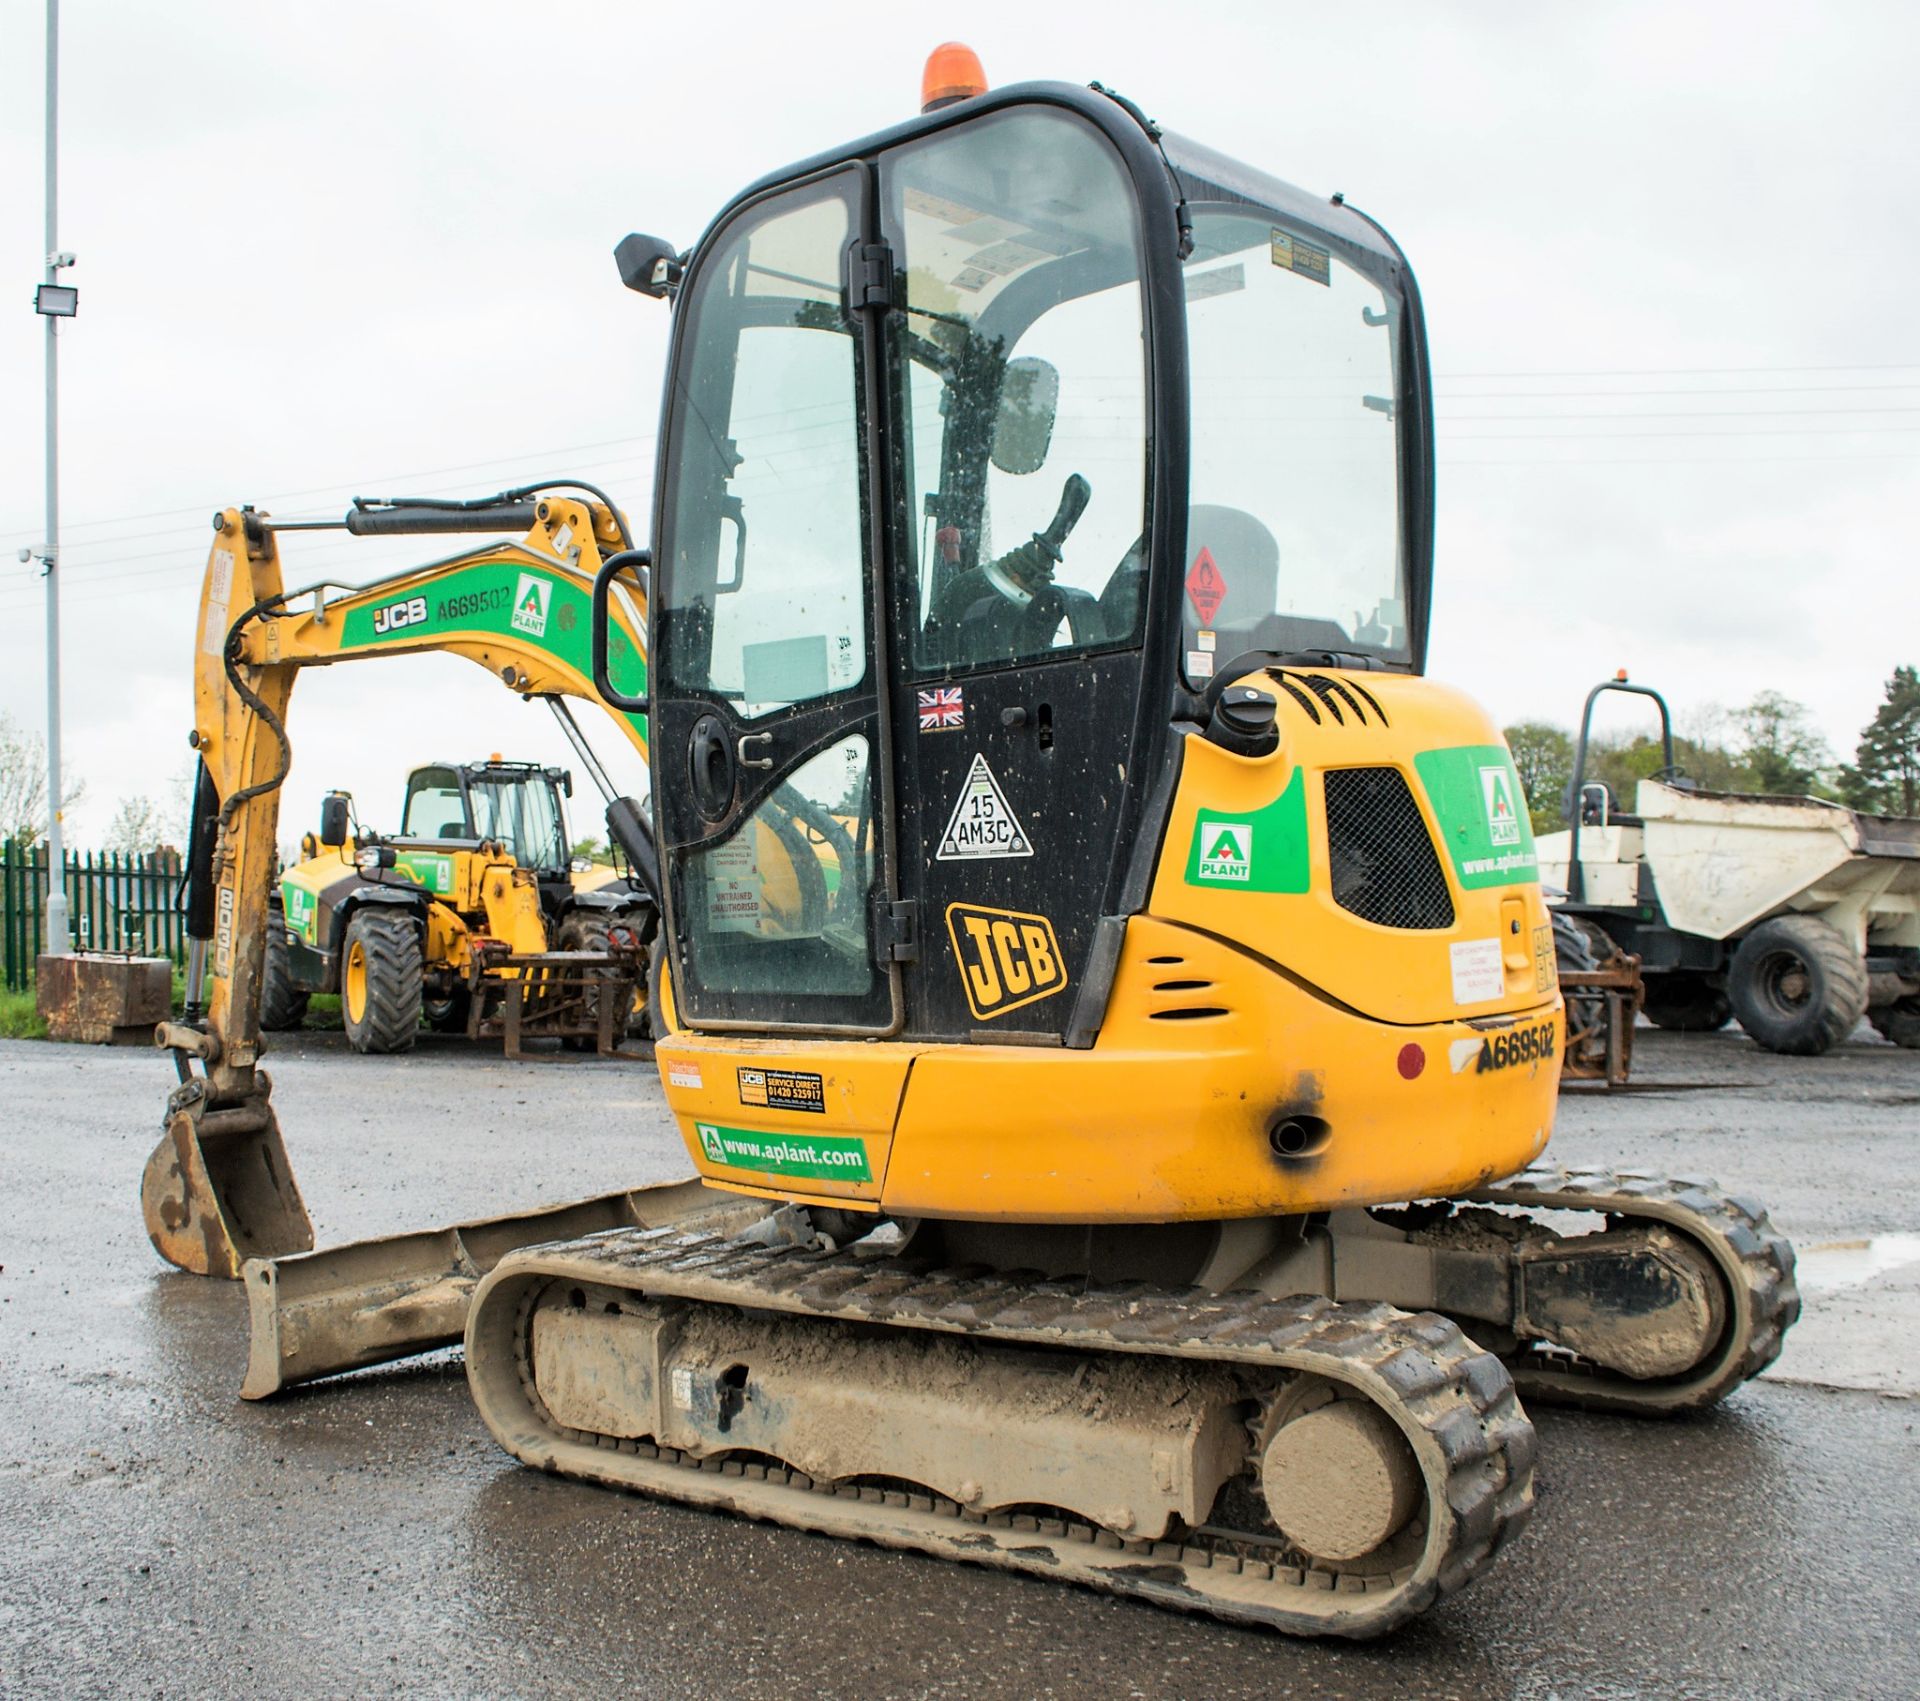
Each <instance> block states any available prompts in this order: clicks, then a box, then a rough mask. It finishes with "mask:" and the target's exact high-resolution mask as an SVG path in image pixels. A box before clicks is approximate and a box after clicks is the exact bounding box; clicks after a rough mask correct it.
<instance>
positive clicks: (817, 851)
mask: <svg viewBox="0 0 1920 1701" xmlns="http://www.w3.org/2000/svg"><path fill="white" fill-rule="evenodd" d="M863 182H864V178H863V174H862V173H860V172H859V171H857V170H851V169H849V170H843V171H839V172H836V173H833V174H831V175H829V176H827V177H825V178H823V179H820V180H817V181H815V182H813V183H811V184H807V185H803V186H800V187H797V188H794V189H790V190H787V191H785V192H783V193H781V194H780V195H778V196H774V197H769V198H765V199H762V200H759V201H756V202H753V203H750V204H749V205H748V206H747V207H746V208H745V209H743V210H742V211H741V212H740V213H739V214H737V215H736V217H735V219H734V221H733V223H732V225H731V226H730V227H729V228H728V229H726V230H724V231H722V232H721V234H720V235H719V236H718V237H717V238H716V239H715V240H714V241H713V242H712V243H710V244H709V245H708V246H707V247H706V249H705V252H704V255H703V257H702V259H701V260H700V261H699V262H698V263H697V265H696V267H695V269H694V271H693V273H692V275H691V276H690V277H689V279H688V282H687V285H686V289H685V294H684V296H683V299H682V304H681V308H680V313H681V320H680V324H679V326H678V331H677V338H678V340H677V343H676V350H675V358H674V366H673V371H672V375H671V390H670V402H669V413H668V420H667V431H668V443H669V453H668V457H667V462H666V468H665V473H664V492H663V494H664V500H663V501H662V503H661V505H660V518H659V524H658V526H657V529H656V535H657V537H658V539H659V549H658V552H657V566H656V578H655V583H654V586H653V591H654V600H653V605H652V606H653V615H654V631H653V635H652V638H653V655H654V671H653V694H652V712H653V721H654V731H655V736H654V740H653V745H652V758H653V763H654V797H655V800H656V806H657V809H658V812H659V820H660V823H661V826H662V830H663V836H664V843H663V847H662V848H663V850H664V852H665V860H666V872H667V878H668V904H669V919H670V922H671V928H672V938H673V945H674V954H673V956H672V958H671V962H672V967H673V972H674V980H675V992H676V995H677V999H678V1002H679V1008H680V1011H681V1014H682V1016H683V1018H684V1019H686V1020H688V1021H690V1022H691V1023H692V1024H693V1025H695V1026H699V1027H711V1028H725V1027H728V1026H747V1027H752V1028H755V1029H757V1030H765V1029H769V1028H773V1029H779V1028H800V1029H817V1028H826V1029H853V1030H856V1031H865V1032H885V1031H888V1030H889V1029H890V1028H891V1027H892V1026H893V1024H894V1011H895V996H894V988H895V978H894V974H893V971H892V970H891V969H890V968H884V967H882V966H881V963H882V962H883V961H884V953H883V952H880V951H877V950H876V947H875V939H874V933H875V927H876V920H875V917H876V906H877V904H878V907H879V908H881V909H884V904H883V903H880V902H879V900H882V899H883V898H884V896H885V890H886V881H887V874H886V870H885V867H884V863H883V852H882V846H883V842H884V835H883V833H882V832H881V830H880V823H882V822H883V821H884V820H885V818H886V811H887V807H888V796H889V793H890V789H891V783H890V780H889V778H888V776H887V775H886V774H885V773H884V772H883V770H882V767H881V763H880V751H881V748H882V740H881V736H880V710H881V704H882V701H883V696H884V693H883V690H882V682H881V678H880V669H879V668H878V667H877V665H876V661H875V657H876V654H877V644H876V634H875V630H874V598H873V595H872V583H873V567H874V563H873V561H872V559H871V555H870V551H869V544H868V531H869V528H868V526H867V524H866V521H865V519H864V516H865V515H866V514H867V512H868V505H867V490H868V468H867V459H866V457H867V450H868V434H867V430H866V425H865V417H864V415H865V409H864V406H863V400H862V398H863V385H864V383H865V381H866V375H867V372H868V370H869V356H868V354H867V352H866V350H865V348H864V347H863V337H864V336H865V335H866V334H867V333H866V330H865V327H864V325H863V324H862V323H861V321H860V319H859V318H858V317H857V316H856V315H854V314H852V313H851V312H849V311H848V307H847V301H846V275H847V272H846V268H847V255H848V250H849V248H850V247H854V246H856V245H857V243H858V241H859V238H860V236H861V234H862V229H863V222H864V195H863Z"/></svg>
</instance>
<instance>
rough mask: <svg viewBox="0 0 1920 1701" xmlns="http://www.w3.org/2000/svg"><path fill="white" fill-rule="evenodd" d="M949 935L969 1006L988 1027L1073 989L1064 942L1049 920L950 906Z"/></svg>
mask: <svg viewBox="0 0 1920 1701" xmlns="http://www.w3.org/2000/svg"><path fill="white" fill-rule="evenodd" d="M947 936H948V937H949V938H950V939H952V941H953V958H954V961H955V962H956V963H958V964H959V965H960V981H961V984H962V985H963V986H964V987H965V988H966V991H967V1004H968V1007H969V1008H970V1009H971V1010H972V1011H973V1013H974V1015H975V1016H976V1017H978V1018H979V1019H980V1020H981V1021H983V1022H987V1021H991V1020H992V1019H993V1018H994V1017H996V1016H1004V1015H1005V1014H1006V1013H1007V1012H1008V1011H1009V1010H1017V1009H1019V1008H1020V1006H1021V1005H1023V1004H1032V1003H1034V1002H1035V1001H1036V1000H1038V999H1042V998H1051V997H1052V996H1053V994H1054V993H1056V992H1058V991H1059V990H1060V989H1061V988H1062V987H1064V986H1065V985H1066V984H1067V971H1066V969H1065V967H1064V966H1063V965H1062V963H1061V961H1060V942H1059V940H1057V939H1055V938H1054V936H1053V923H1052V922H1050V921H1048V920H1047V918H1046V917H1045V916H1043V915H1022V914H1020V913H1019V912H1018V911H1017V910H987V909H980V908H978V907H977V906H975V905H973V904H949V905H948V906H947Z"/></svg>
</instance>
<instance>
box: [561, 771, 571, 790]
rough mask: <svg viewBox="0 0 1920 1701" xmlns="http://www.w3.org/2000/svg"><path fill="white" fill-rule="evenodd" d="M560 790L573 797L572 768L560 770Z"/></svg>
mask: <svg viewBox="0 0 1920 1701" xmlns="http://www.w3.org/2000/svg"><path fill="white" fill-rule="evenodd" d="M560 790H561V791H562V793H564V794H565V795H566V796H568V797H571V796H573V770H572V769H571V768H562V769H561V770H560Z"/></svg>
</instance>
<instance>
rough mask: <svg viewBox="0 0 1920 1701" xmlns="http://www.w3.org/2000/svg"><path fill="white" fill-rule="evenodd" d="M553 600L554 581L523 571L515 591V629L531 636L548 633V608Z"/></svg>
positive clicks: (541, 635)
mask: <svg viewBox="0 0 1920 1701" xmlns="http://www.w3.org/2000/svg"><path fill="white" fill-rule="evenodd" d="M552 600H553V581H552V580H551V579H543V578H541V577H540V575H539V574H537V573H522V574H521V575H520V584H519V587H518V588H517V589H516V590H515V591H514V593H513V629H514V631H516V632H525V633H527V634H528V635H529V636H531V637H535V638H544V637H545V636H546V635H547V608H548V606H549V605H550V604H551V602H552Z"/></svg>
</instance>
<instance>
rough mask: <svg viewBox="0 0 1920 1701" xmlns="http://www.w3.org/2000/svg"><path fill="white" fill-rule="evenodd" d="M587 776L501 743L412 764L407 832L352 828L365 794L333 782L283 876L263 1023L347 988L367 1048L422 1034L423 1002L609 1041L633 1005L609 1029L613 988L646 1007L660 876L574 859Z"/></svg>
mask: <svg viewBox="0 0 1920 1701" xmlns="http://www.w3.org/2000/svg"><path fill="white" fill-rule="evenodd" d="M556 708H558V705H557V704H556ZM575 730H576V731H577V730H578V729H577V728H576V729H575ZM576 745H577V747H578V748H580V749H581V750H582V751H586V750H587V747H586V745H585V742H584V740H580V739H576ZM587 753H588V754H589V755H590V754H591V752H590V751H587ZM589 771H590V772H593V773H594V774H595V776H596V778H597V779H599V780H600V783H601V784H602V787H603V790H604V792H605V794H606V795H607V798H608V801H609V802H611V801H612V791H611V787H610V786H609V785H607V783H606V781H605V777H604V772H603V771H601V770H599V769H598V766H597V764H596V765H595V767H594V768H593V769H590V770H589ZM572 790H573V775H572V772H571V771H570V770H567V769H561V768H549V767H543V766H541V765H540V764H538V763H533V762H509V761H506V760H504V759H503V758H501V757H500V756H498V755H495V756H493V757H491V758H489V759H488V760H487V761H484V762H432V763H428V764H426V765H425V766H423V767H419V768H416V769H414V770H413V772H412V773H411V774H409V775H408V776H407V788H406V799H405V802H404V804H403V805H402V808H401V813H400V823H399V831H398V832H397V833H396V834H393V835H392V836H382V835H378V834H373V833H370V832H368V831H367V830H366V829H365V828H363V827H362V826H361V825H360V824H359V823H358V822H357V821H355V822H353V824H352V827H351V830H349V824H348V823H349V813H350V811H351V809H352V799H351V796H350V795H349V794H348V793H345V792H332V793H329V794H328V796H327V798H326V799H325V801H324V802H323V803H322V804H321V811H320V813H321V822H320V831H319V832H318V833H317V834H314V833H309V834H307V835H306V837H305V838H304V839H303V840H302V841H301V846H300V858H299V860H298V861H297V862H295V863H294V864H293V865H292V866H291V867H288V868H286V869H283V870H282V871H281V874H280V878H279V880H278V882H277V884H276V887H275V892H274V900H273V902H272V903H271V906H270V909H271V913H270V914H269V917H268V921H267V958H266V968H265V971H264V974H263V977H262V981H261V992H260V1026H261V1027H262V1028H264V1029H266V1030H267V1031H268V1032H270V1033H274V1032H283V1031H285V1030H287V1029H291V1028H298V1027H299V1026H300V1025H301V1024H302V1022H303V1021H304V1020H305V1019H306V1013H307V1003H308V1000H309V998H310V997H311V996H312V995H313V994H314V993H316V992H332V993H338V994H339V995H340V1013H341V1017H342V1021H343V1024H344V1026H345V1028H346V1033H347V1040H348V1043H349V1044H350V1045H351V1046H352V1047H353V1049H354V1050H355V1051H358V1052H394V1051H406V1050H408V1049H410V1048H411V1047H412V1045H413V1043H414V1039H415V1036H416V1035H417V1034H418V1032H419V1029H420V1023H421V1021H422V1019H423V1018H424V1019H425V1021H426V1022H427V1024H428V1025H429V1026H430V1027H432V1028H434V1029H435V1030H436V1031H438V1032H440V1033H464V1034H467V1035H468V1036H470V1037H471V1038H474V1039H480V1038H483V1037H493V1036H496V1035H503V1036H504V1037H505V1038H506V1040H507V1051H508V1055H509V1056H511V1055H514V1054H516V1053H517V1052H518V1050H519V1042H520V1040H521V1039H522V1038H523V1037H531V1036H533V1035H537V1034H548V1035H557V1036H558V1037H559V1038H560V1039H561V1040H562V1041H563V1043H565V1044H568V1045H571V1046H573V1047H575V1048H583V1047H585V1046H587V1045H589V1044H593V1043H596V1042H597V1043H598V1044H599V1046H600V1048H601V1049H602V1050H611V1049H612V1046H613V1044H614V1042H615V1041H617V1040H618V1039H620V1038H621V1037H622V1036H623V1035H624V1034H625V1032H626V1030H627V1027H628V1021H627V1020H617V1021H609V1022H607V1023H606V1024H605V1031H604V1032H603V1031H602V1024H601V1022H600V1012H601V1008H602V1003H603V995H604V1002H605V1008H606V1010H607V1012H608V1014H609V1016H613V1015H614V1014H615V1013H616V1012H619V1011H623V1010H625V1011H629V1012H631V1009H632V1005H633V998H634V992H635V989H636V986H637V985H639V984H640V983H641V982H642V981H643V980H644V975H645V961H646V948H647V945H648V943H649V942H650V940H651V939H652V936H653V930H654V925H655V920H656V911H655V901H654V893H653V889H652V887H651V886H649V885H647V884H645V882H644V881H643V880H642V879H640V878H639V877H638V876H636V875H634V874H633V873H632V872H631V871H629V872H627V873H624V874H623V873H621V872H620V871H619V870H617V869H615V868H612V867H609V866H605V865H596V866H592V867H589V868H587V869H585V870H580V871H576V870H575V868H574V866H573V862H574V859H573V854H572V841H571V839H570V838H569V837H568V834H567V817H566V804H565V801H564V799H565V796H566V795H571V793H572ZM529 874H530V875H531V876H532V878H531V879H528V878H527V876H528V875H529ZM556 954H564V957H565V959H566V960H565V962H564V964H563V963H562V962H561V961H560V960H559V957H558V956H557V955H556ZM589 958H598V959H601V961H599V962H592V963H590V962H589V961H588V960H587V959H589Z"/></svg>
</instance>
